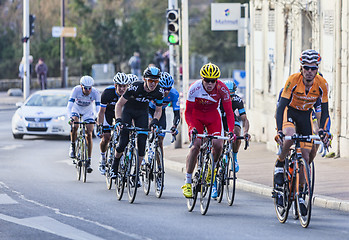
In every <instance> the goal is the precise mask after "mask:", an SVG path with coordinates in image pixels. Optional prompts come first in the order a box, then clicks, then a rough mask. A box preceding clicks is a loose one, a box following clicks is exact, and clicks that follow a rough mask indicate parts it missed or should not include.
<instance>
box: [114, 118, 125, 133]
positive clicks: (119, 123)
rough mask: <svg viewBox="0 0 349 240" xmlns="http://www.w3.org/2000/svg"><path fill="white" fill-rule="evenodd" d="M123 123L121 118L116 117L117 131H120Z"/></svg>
mask: <svg viewBox="0 0 349 240" xmlns="http://www.w3.org/2000/svg"><path fill="white" fill-rule="evenodd" d="M123 126H124V125H123V122H122V119H121V118H117V119H116V120H115V127H114V128H115V130H116V131H117V132H120V130H121V128H122V127H123Z"/></svg>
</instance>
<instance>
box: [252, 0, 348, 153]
mask: <svg viewBox="0 0 349 240" xmlns="http://www.w3.org/2000/svg"><path fill="white" fill-rule="evenodd" d="M249 8H250V9H249V12H250V24H249V36H248V39H249V40H248V44H247V46H246V74H247V78H246V79H247V95H246V107H247V109H248V116H249V120H250V125H251V127H250V129H251V130H250V132H251V133H252V134H253V135H254V138H255V139H256V140H257V141H263V142H266V143H267V145H268V148H269V149H272V150H274V149H276V144H275V142H274V136H275V135H276V130H275V127H276V123H275V118H274V116H275V110H276V101H277V97H278V94H279V91H280V89H281V88H282V87H284V84H285V81H286V79H287V78H288V76H289V75H291V74H293V73H296V72H298V71H299V69H300V63H299V57H300V53H301V52H302V51H303V50H305V49H309V48H311V49H315V50H317V51H318V52H319V53H320V55H321V56H322V62H321V63H320V66H319V71H320V72H321V73H322V74H323V76H324V78H325V79H326V80H327V82H328V84H329V111H330V116H331V133H332V134H334V139H333V142H332V149H331V150H330V151H333V152H335V153H336V155H337V156H341V157H349V102H348V98H349V97H348V96H349V94H348V92H349V84H348V82H349V67H348V58H349V54H348V47H349V41H348V38H349V36H348V33H349V17H348V16H349V4H348V1H347V0H333V1H327V0H250V4H249Z"/></svg>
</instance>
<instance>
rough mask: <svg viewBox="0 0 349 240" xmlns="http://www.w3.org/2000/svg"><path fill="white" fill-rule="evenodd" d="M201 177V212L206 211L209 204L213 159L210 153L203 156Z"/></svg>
mask: <svg viewBox="0 0 349 240" xmlns="http://www.w3.org/2000/svg"><path fill="white" fill-rule="evenodd" d="M202 170H203V171H202V179H201V186H200V210H201V214H202V215H205V214H206V213H207V210H208V207H209V205H210V200H211V193H212V186H213V181H214V175H215V174H214V170H215V168H214V161H213V155H212V153H210V154H206V155H205V157H204V165H203V168H202Z"/></svg>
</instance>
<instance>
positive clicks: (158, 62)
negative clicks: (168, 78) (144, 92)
mask: <svg viewBox="0 0 349 240" xmlns="http://www.w3.org/2000/svg"><path fill="white" fill-rule="evenodd" d="M153 62H154V64H155V66H156V67H157V68H159V69H160V71H161V72H163V71H164V69H165V63H164V57H163V56H162V51H161V49H159V50H158V51H157V52H156V53H155V54H154V59H153Z"/></svg>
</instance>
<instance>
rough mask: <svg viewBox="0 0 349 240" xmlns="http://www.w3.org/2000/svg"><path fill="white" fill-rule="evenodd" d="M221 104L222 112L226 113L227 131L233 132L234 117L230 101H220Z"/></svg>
mask: <svg viewBox="0 0 349 240" xmlns="http://www.w3.org/2000/svg"><path fill="white" fill-rule="evenodd" d="M229 100H230V99H229ZM222 105H223V109H224V112H225V113H226V117H227V123H228V128H229V131H230V132H233V131H234V126H235V118H234V112H233V108H232V106H231V101H225V102H222Z"/></svg>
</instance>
